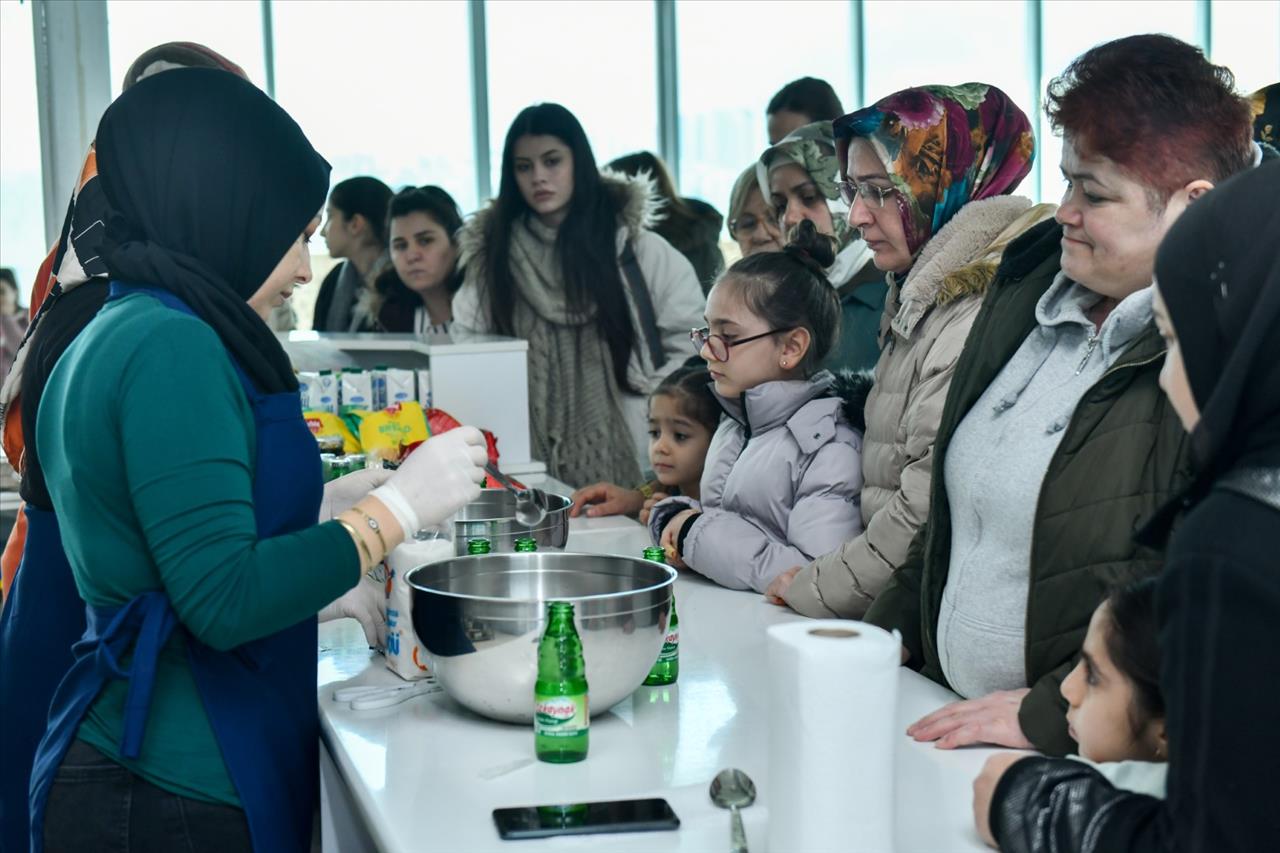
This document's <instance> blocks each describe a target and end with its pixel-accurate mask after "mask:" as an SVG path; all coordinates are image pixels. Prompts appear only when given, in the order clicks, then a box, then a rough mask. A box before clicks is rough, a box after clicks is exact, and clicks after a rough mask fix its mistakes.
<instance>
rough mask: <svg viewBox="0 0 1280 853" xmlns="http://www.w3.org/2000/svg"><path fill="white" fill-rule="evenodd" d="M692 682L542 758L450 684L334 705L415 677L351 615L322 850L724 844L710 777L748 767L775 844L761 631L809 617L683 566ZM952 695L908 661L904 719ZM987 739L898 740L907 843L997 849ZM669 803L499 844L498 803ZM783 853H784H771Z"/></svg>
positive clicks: (604, 542)
mask: <svg viewBox="0 0 1280 853" xmlns="http://www.w3.org/2000/svg"><path fill="white" fill-rule="evenodd" d="M645 544H647V543H646V537H645V534H644V531H643V530H642V529H641V528H640V527H639V525H637V524H635V523H634V522H632V521H629V520H627V519H621V518H612V519H575V520H574V521H573V523H572V525H571V533H570V538H569V544H568V550H575V551H590V552H595V553H624V554H638V553H639V552H640V549H641V548H643V546H644V545H645ZM676 599H677V602H678V609H679V614H680V678H679V682H678V683H677V684H675V685H673V686H671V687H669V688H662V687H641V688H640V689H639V690H637V691H636V692H635V693H634V694H633V695H632V696H631V697H629V698H628V699H624V700H623V701H622V702H621V703H620V704H618V705H616V706H614V707H613V708H612V709H610V710H608V711H607V712H603V713H593V714H592V718H591V747H590V754H589V755H588V757H587V759H586V761H583V762H581V763H578V764H569V765H551V764H544V763H541V762H538V761H536V760H534V756H533V731H532V727H526V726H513V725H507V724H504V723H497V722H492V721H490V720H486V719H484V718H482V717H479V716H476V715H474V714H472V713H471V712H469V711H467V710H465V709H463V708H462V707H461V706H460V705H458V704H456V703H455V702H453V700H451V699H449V698H447V697H446V696H445V695H444V694H439V693H438V694H434V695H429V696H422V697H418V698H415V699H411V700H409V701H408V702H407V703H405V704H403V705H398V706H395V707H392V708H388V709H382V710H376V711H352V710H351V709H350V708H349V707H347V706H340V705H338V704H337V703H335V702H334V701H333V699H332V696H333V690H334V688H335V687H337V686H340V685H356V684H388V685H390V684H397V683H403V682H401V681H400V680H399V678H398V677H397V676H395V675H394V674H392V673H391V672H389V671H388V670H386V669H385V668H384V666H383V664H382V660H381V658H380V657H378V656H377V655H375V654H373V653H371V652H370V651H369V650H368V649H367V648H366V647H365V641H364V635H363V633H362V632H361V631H360V629H359V627H358V626H357V625H356V624H355V622H353V621H351V620H341V621H339V622H332V623H328V624H324V625H321V626H320V645H321V649H320V678H319V686H320V719H321V726H322V734H323V738H324V746H325V747H326V749H325V750H323V751H324V752H325V758H324V761H323V762H322V763H324V764H325V766H324V768H323V770H324V773H323V779H324V788H325V791H324V795H325V807H324V811H325V814H324V822H325V847H326V849H331V850H342V851H343V853H349V851H353V850H358V849H361V848H367V849H375V850H381V851H387V853H409V851H437V850H438V851H504V853H513V851H514V853H538V851H548V850H602V849H607V850H622V851H627V850H636V851H640V850H644V851H657V850H663V851H665V850H697V851H725V850H727V849H728V844H729V836H728V832H729V829H728V827H729V816H728V813H727V812H725V811H723V810H720V809H718V808H716V807H715V806H714V805H712V803H711V802H710V800H709V798H708V795H707V787H708V785H709V784H710V781H711V779H712V777H713V776H714V775H715V774H716V772H717V771H718V770H721V769H723V768H725V767H738V768H741V769H743V770H745V771H746V772H747V773H748V774H750V775H751V777H752V778H753V779H754V780H755V782H756V785H757V788H758V790H759V799H758V801H757V804H756V805H755V806H752V807H751V808H749V809H747V810H745V812H744V813H743V814H744V820H745V823H746V828H747V835H748V840H749V842H750V844H751V849H752V850H753V851H763V850H765V845H766V822H767V820H768V803H769V768H768V745H767V738H766V732H767V726H768V702H767V696H768V694H767V691H768V684H767V683H766V676H765V628H767V627H768V626H769V625H774V624H777V623H780V622H785V621H789V620H792V619H798V618H801V617H798V616H796V615H795V614H794V613H791V612H790V611H787V610H785V609H783V608H780V607H776V606H773V605H770V604H767V603H766V602H765V601H764V599H763V597H762V596H759V595H757V594H755V593H750V592H735V591H732V590H726V589H723V588H721V587H718V586H715V585H714V584H711V583H709V582H707V581H705V580H703V579H701V578H699V577H697V576H696V575H692V574H688V573H682V575H681V578H680V579H679V580H678V581H677V583H676ZM954 698H955V696H954V695H953V694H952V693H950V692H949V691H947V690H946V689H944V688H942V687H940V686H939V685H937V684H934V683H933V682H931V681H928V680H927V679H924V678H922V677H920V676H918V675H916V674H915V673H913V672H911V671H909V670H903V672H902V679H901V686H900V688H899V696H898V720H899V723H900V724H901V728H902V730H903V731H905V729H906V727H907V725H908V724H910V723H911V722H913V721H914V720H916V719H919V718H920V717H921V716H923V715H924V714H926V713H928V712H930V711H932V710H934V709H936V708H938V707H939V706H941V705H943V704H945V703H946V702H948V701H951V700H953V699H954ZM992 752H993V750H990V749H965V750H957V751H943V750H938V749H935V748H933V746H932V745H927V744H917V743H915V742H913V741H912V740H911V739H910V738H908V737H906V735H905V734H904V735H902V736H901V738H900V740H899V744H898V755H897V768H896V772H897V779H896V785H897V791H898V812H897V829H898V835H897V851H898V853H953V852H954V853H959V851H969V850H985V849H987V848H985V847H984V846H983V845H982V843H981V842H980V841H979V840H978V837H977V835H976V834H975V833H974V831H973V827H972V818H971V809H970V802H971V787H970V786H971V783H972V780H973V777H974V776H975V775H976V774H977V772H978V770H979V769H980V768H981V766H982V762H983V760H984V759H985V758H986V756H987V755H989V754H991V753H992ZM651 796H658V797H665V798H666V799H667V801H668V802H670V803H671V806H672V808H673V809H674V810H675V812H676V814H677V815H678V816H679V817H680V819H681V828H680V829H679V830H678V831H675V832H663V833H637V834H629V835H626V834H619V835H609V836H601V835H594V836H593V835H588V836H578V837H573V836H564V837H560V838H554V839H541V840H527V841H505V842H504V841H502V840H500V839H499V838H498V834H497V831H496V830H495V829H494V825H493V820H492V817H491V814H490V813H491V811H492V810H493V809H494V808H498V807H504V806H528V805H538V804H547V803H571V802H586V801H593V800H611V799H630V798H636V797H651ZM775 853H778V851H775Z"/></svg>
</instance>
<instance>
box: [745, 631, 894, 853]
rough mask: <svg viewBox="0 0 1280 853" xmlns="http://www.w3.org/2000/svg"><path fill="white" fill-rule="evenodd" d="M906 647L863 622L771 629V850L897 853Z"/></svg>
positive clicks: (778, 852) (768, 786) (775, 852)
mask: <svg viewBox="0 0 1280 853" xmlns="http://www.w3.org/2000/svg"><path fill="white" fill-rule="evenodd" d="M900 648H901V643H900V641H899V640H898V638H897V637H895V636H893V635H892V634H889V633H888V632H886V631H884V630H883V629H881V628H877V627H875V626H874V625H867V624H864V623H861V622H848V621H841V620H808V621H804V622H788V623H786V624H784V625H774V626H773V627H771V628H769V632H768V649H769V651H768V659H769V697H770V699H769V778H768V780H767V781H766V784H764V785H762V786H761V788H762V789H765V790H766V791H767V802H768V804H769V853H792V851H796V852H797V853H828V851H830V853H836V851H839V853H892V851H893V835H894V832H893V830H894V751H895V746H896V744H897V742H898V740H899V738H900V737H901V736H902V733H901V732H900V731H898V727H897V725H896V719H897V713H896V712H897V705H898V665H899V660H900V654H901V653H900V651H899V649H900Z"/></svg>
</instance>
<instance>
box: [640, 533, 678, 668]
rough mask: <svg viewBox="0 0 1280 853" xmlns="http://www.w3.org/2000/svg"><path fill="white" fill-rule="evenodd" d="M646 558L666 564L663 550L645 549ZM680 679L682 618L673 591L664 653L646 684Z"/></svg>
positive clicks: (659, 656)
mask: <svg viewBox="0 0 1280 853" xmlns="http://www.w3.org/2000/svg"><path fill="white" fill-rule="evenodd" d="M644 558H645V559H646V560H653V561H654V562H655V563H665V562H666V552H664V551H663V550H662V549H661V548H645V549H644ZM679 677H680V617H679V616H677V615H676V594H675V590H674V589H673V590H672V591H671V618H670V619H668V620H667V630H666V635H665V637H664V639H663V641H662V651H661V652H659V653H658V661H657V663H655V664H654V665H653V669H651V670H649V675H648V676H647V677H646V678H645V680H644V683H645V684H648V685H650V686H653V685H662V684H675V683H676V679H677V678H679Z"/></svg>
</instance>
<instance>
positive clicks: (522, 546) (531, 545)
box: [516, 536, 538, 552]
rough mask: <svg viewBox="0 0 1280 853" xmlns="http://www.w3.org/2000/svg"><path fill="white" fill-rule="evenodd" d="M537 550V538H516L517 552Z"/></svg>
mask: <svg viewBox="0 0 1280 853" xmlns="http://www.w3.org/2000/svg"><path fill="white" fill-rule="evenodd" d="M537 550H538V540H537V539H534V538H533V537H532V536H522V537H520V538H519V539H517V540H516V551H517V552H522V551H537Z"/></svg>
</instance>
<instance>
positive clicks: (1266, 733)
mask: <svg viewBox="0 0 1280 853" xmlns="http://www.w3.org/2000/svg"><path fill="white" fill-rule="evenodd" d="M1277 198H1280V163H1275V162H1271V163H1267V164H1264V165H1262V166H1260V167H1258V168H1256V169H1252V170H1249V171H1247V172H1244V173H1242V174H1240V175H1237V176H1236V177H1234V178H1232V179H1230V180H1228V181H1226V182H1224V183H1223V184H1222V185H1221V186H1219V187H1218V189H1215V190H1213V191H1212V192H1210V193H1208V194H1207V195H1206V196H1205V197H1204V198H1203V199H1201V200H1200V201H1198V202H1197V203H1195V204H1193V205H1192V206H1191V207H1190V208H1189V209H1188V210H1187V212H1186V213H1185V214H1183V215H1182V217H1181V218H1180V219H1179V220H1178V221H1177V222H1176V223H1175V224H1174V225H1173V227H1172V228H1170V230H1169V233H1168V235H1167V236H1166V238H1165V239H1164V241H1163V242H1162V243H1161V245H1160V250H1159V252H1158V254H1157V256H1156V290H1157V295H1156V298H1155V303H1154V309H1155V315H1156V323H1157V325H1158V326H1159V328H1160V332H1161V334H1162V335H1163V336H1164V338H1165V340H1166V341H1167V343H1168V346H1169V354H1168V357H1167V359H1166V360H1165V364H1164V369H1163V371H1162V373H1161V376H1160V385H1161V387H1162V388H1163V389H1164V391H1165V394H1166V395H1167V396H1168V397H1169V401H1170V403H1171V405H1172V406H1173V408H1174V410H1175V411H1176V412H1177V413H1178V416H1179V418H1180V419H1181V420H1182V422H1183V424H1184V425H1185V426H1186V428H1187V430H1188V432H1189V433H1190V435H1191V447H1192V453H1193V456H1194V459H1195V462H1196V465H1197V476H1196V479H1195V481H1194V482H1193V484H1192V485H1191V486H1190V487H1189V489H1188V490H1187V491H1186V492H1185V493H1184V494H1183V495H1182V497H1180V498H1179V499H1178V500H1176V501H1175V502H1173V503H1172V504H1170V506H1169V507H1167V508H1166V509H1165V510H1164V511H1163V512H1161V513H1160V514H1159V515H1157V517H1156V518H1155V519H1154V520H1153V521H1152V522H1151V523H1150V524H1149V525H1147V527H1146V529H1145V530H1144V531H1143V532H1142V533H1141V534H1140V536H1141V537H1142V538H1145V539H1149V540H1150V539H1154V540H1156V541H1157V542H1158V541H1160V540H1162V539H1163V538H1164V537H1165V536H1166V535H1167V531H1168V530H1169V528H1170V526H1171V522H1172V521H1173V520H1174V519H1175V518H1177V517H1179V516H1180V520H1179V522H1178V526H1177V528H1176V530H1175V531H1174V533H1173V536H1172V538H1171V539H1170V543H1169V549H1168V562H1167V563H1166V566H1165V569H1164V573H1163V575H1162V576H1161V578H1160V587H1159V592H1158V602H1157V607H1158V612H1159V619H1160V646H1161V654H1162V657H1163V662H1162V664H1161V673H1160V687H1161V691H1162V692H1163V694H1164V700H1165V705H1166V709H1167V717H1166V726H1167V728H1166V734H1167V736H1168V743H1169V777H1168V789H1167V799H1166V800H1161V799H1158V798H1154V797H1149V796H1144V795H1141V794H1134V793H1129V792H1126V791H1122V790H1118V789H1116V788H1114V787H1112V786H1111V784H1110V783H1108V782H1107V781H1106V780H1105V779H1104V778H1103V777H1102V776H1101V775H1100V774H1099V773H1098V772H1097V771H1096V770H1094V769H1093V768H1091V767H1089V766H1088V765H1086V764H1083V763H1080V762H1075V761H1070V760H1066V759H1052V758H1024V757H1022V756H1017V755H1007V754H1004V755H996V756H992V757H991V758H990V759H989V760H988V761H987V765H986V767H985V768H984V769H983V772H982V775H980V776H979V777H978V779H977V781H976V782H975V783H974V817H975V820H976V821H977V824H978V831H979V833H980V834H981V835H982V836H983V837H984V839H985V840H986V841H987V842H988V843H991V844H993V845H999V847H1000V849H1002V850H1006V851H1015V853H1032V851H1034V853H1039V851H1050V850H1052V851H1077V850H1079V851H1112V850H1116V851H1126V853H1130V851H1132V853H1147V851H1150V853H1156V851H1173V850H1179V851H1183V850H1186V851H1201V852H1202V853H1237V851H1238V853H1255V851H1259V850H1268V849H1274V847H1275V843H1276V839H1277V838H1280V812H1277V810H1276V781H1275V774H1276V767H1277V766H1280V738H1278V737H1277V736H1276V730H1275V719H1276V708H1277V706H1278V705H1280V657H1277V655H1276V653H1275V626H1276V624H1278V623H1280V570H1278V568H1280V564H1278V562H1277V556H1276V555H1277V554H1280V260H1278V259H1277V255H1276V249H1275V242H1274V238H1275V235H1276V234H1280V205H1277V204H1276V199H1277Z"/></svg>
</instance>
